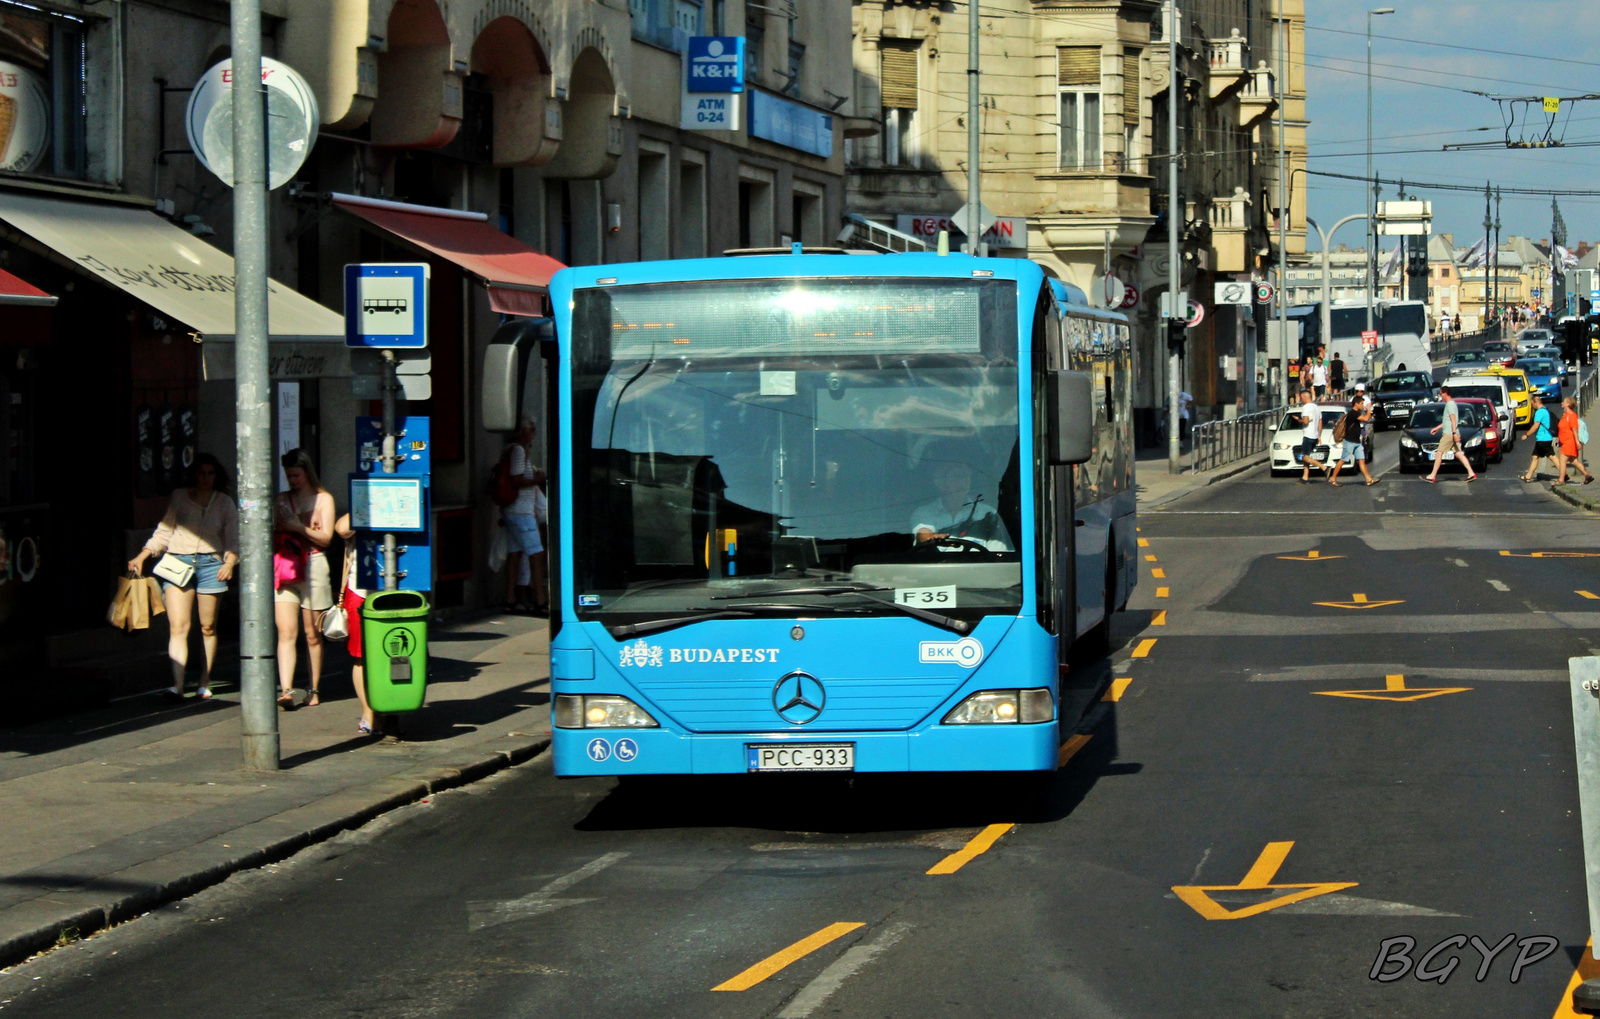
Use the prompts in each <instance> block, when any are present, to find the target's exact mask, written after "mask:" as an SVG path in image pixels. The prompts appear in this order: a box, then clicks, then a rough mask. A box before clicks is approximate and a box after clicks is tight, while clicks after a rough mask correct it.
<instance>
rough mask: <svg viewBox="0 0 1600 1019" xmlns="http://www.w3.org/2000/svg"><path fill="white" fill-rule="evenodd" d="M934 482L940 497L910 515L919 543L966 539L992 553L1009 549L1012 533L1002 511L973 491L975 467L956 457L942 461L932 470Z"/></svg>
mask: <svg viewBox="0 0 1600 1019" xmlns="http://www.w3.org/2000/svg"><path fill="white" fill-rule="evenodd" d="M933 485H934V487H935V488H937V489H938V490H939V498H937V499H935V500H933V501H932V502H930V503H928V504H927V505H925V506H921V507H919V508H918V509H917V511H916V513H914V514H912V517H911V533H912V534H914V535H915V536H916V539H917V544H919V545H920V544H923V543H924V542H928V541H932V540H933V539H935V538H965V539H967V540H968V541H973V542H977V543H978V544H980V545H983V546H984V547H985V548H987V549H989V551H991V552H1010V551H1011V550H1012V545H1011V536H1010V535H1009V534H1008V533H1006V525H1005V524H1004V523H1003V522H1002V521H1001V520H1000V514H999V513H997V512H995V508H994V507H993V506H991V505H989V504H988V503H986V502H985V501H984V499H983V494H982V493H981V492H980V493H978V494H977V495H974V494H973V493H972V468H970V467H968V466H967V465H966V464H964V463H961V462H960V461H957V460H941V461H940V462H939V465H938V466H937V467H935V468H934V471H933Z"/></svg>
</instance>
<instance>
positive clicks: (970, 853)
mask: <svg viewBox="0 0 1600 1019" xmlns="http://www.w3.org/2000/svg"><path fill="white" fill-rule="evenodd" d="M1075 738H1076V737H1074V739H1075ZM1083 742H1084V743H1087V742H1089V737H1087V736H1085V737H1084V738H1083ZM1067 743H1068V744H1069V745H1070V744H1071V743H1072V740H1068V741H1067ZM1078 746H1080V747H1081V746H1083V743H1080V744H1078ZM1063 749H1065V748H1063ZM1074 753H1076V750H1074ZM1069 756H1070V755H1069ZM1015 827H1016V825H1014V824H991V825H990V826H989V827H987V828H985V829H984V830H983V831H980V832H979V833H978V834H976V835H974V836H973V837H972V841H970V842H968V843H967V844H966V845H965V846H962V847H961V848H960V849H958V850H956V851H955V852H953V853H951V854H950V855H949V856H947V857H945V858H944V859H942V860H940V861H939V862H938V863H936V864H934V865H933V866H932V867H929V868H928V873H929V874H954V873H955V872H956V871H958V870H960V869H961V868H962V867H965V866H966V865H967V864H969V863H971V862H972V861H973V860H974V859H975V858H977V857H979V856H981V855H983V854H984V853H987V852H988V851H989V847H990V846H992V845H994V844H995V843H996V842H999V841H1000V836H1002V835H1004V834H1005V833H1006V832H1008V831H1010V830H1011V829H1013V828H1015Z"/></svg>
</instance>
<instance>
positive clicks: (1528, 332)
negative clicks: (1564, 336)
mask: <svg viewBox="0 0 1600 1019" xmlns="http://www.w3.org/2000/svg"><path fill="white" fill-rule="evenodd" d="M1555 344H1556V336H1555V333H1552V332H1551V331H1550V330H1548V329H1524V330H1522V332H1520V333H1518V334H1517V355H1518V356H1519V357H1527V356H1529V354H1530V353H1531V352H1532V351H1533V349H1534V348H1535V347H1553V346H1555Z"/></svg>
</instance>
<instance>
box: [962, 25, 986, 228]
mask: <svg viewBox="0 0 1600 1019" xmlns="http://www.w3.org/2000/svg"><path fill="white" fill-rule="evenodd" d="M978 28H979V25H978V4H977V0H972V2H971V3H969V4H967V225H966V231H967V253H968V254H969V255H976V254H977V253H978V251H979V248H978V245H979V244H980V243H981V242H982V239H983V216H982V212H981V210H982V209H983V189H982V186H981V184H980V183H979V177H980V172H979V169H978V159H979V157H980V156H981V155H982V147H981V146H982V141H983V135H982V132H981V131H980V130H979V128H980V126H981V120H982V117H981V114H982V110H981V109H980V106H981V104H982V102H983V99H982V97H981V96H980V95H979V94H978Z"/></svg>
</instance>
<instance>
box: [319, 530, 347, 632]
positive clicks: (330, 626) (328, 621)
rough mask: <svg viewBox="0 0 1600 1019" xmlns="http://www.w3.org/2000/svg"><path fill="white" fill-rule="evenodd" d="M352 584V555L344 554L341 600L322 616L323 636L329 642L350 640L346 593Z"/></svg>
mask: <svg viewBox="0 0 1600 1019" xmlns="http://www.w3.org/2000/svg"><path fill="white" fill-rule="evenodd" d="M349 583H350V553H349V552H346V553H345V554H344V576H343V577H342V578H341V579H340V581H339V599H338V600H337V601H335V602H334V603H333V608H331V609H329V610H328V611H326V612H324V613H323V614H322V627H321V629H322V635H323V636H324V637H326V638H328V639H329V640H349V639H350V614H349V613H347V612H346V611H345V609H344V591H345V588H346V587H347V586H348V585H349Z"/></svg>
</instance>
